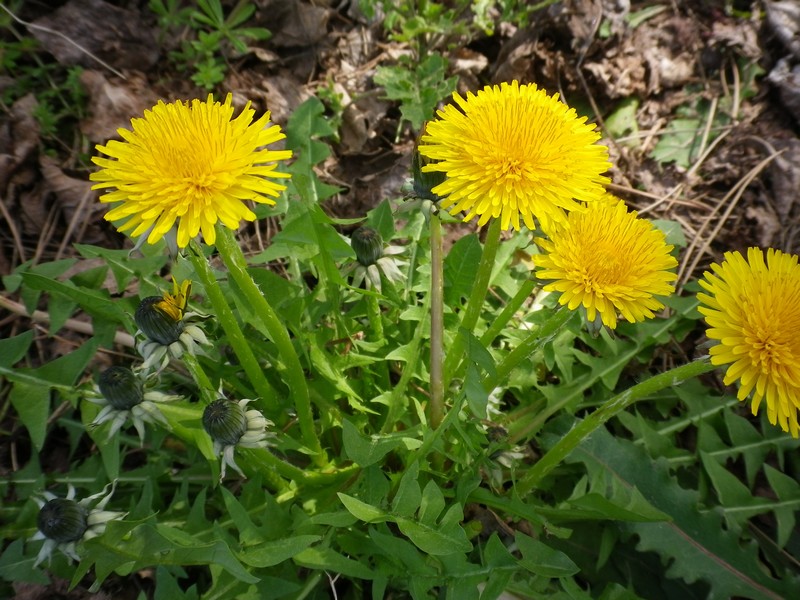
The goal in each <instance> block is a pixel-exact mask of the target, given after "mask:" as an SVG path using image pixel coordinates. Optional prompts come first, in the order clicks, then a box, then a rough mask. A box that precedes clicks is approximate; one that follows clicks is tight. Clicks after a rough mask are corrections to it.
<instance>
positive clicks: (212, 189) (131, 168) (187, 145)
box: [90, 94, 292, 248]
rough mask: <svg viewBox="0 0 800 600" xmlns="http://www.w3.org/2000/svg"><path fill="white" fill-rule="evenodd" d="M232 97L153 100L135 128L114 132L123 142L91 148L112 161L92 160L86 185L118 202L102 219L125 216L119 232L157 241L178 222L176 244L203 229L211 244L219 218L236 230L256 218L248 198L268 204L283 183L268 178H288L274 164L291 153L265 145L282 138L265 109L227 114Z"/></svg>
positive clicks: (183, 243)
mask: <svg viewBox="0 0 800 600" xmlns="http://www.w3.org/2000/svg"><path fill="white" fill-rule="evenodd" d="M231 99H232V96H231V94H228V96H227V97H226V99H225V102H224V103H222V104H220V103H219V102H214V101H213V98H212V96H211V95H210V94H209V96H208V98H207V100H206V102H201V101H200V100H192V101H191V102H186V103H184V102H181V101H180V100H179V101H176V102H173V103H170V104H165V103H164V102H159V103H158V104H157V105H156V106H155V107H153V109H152V110H147V111H145V113H144V118H140V119H133V120H132V121H131V125H132V128H133V130H132V131H129V130H127V129H118V130H117V133H119V135H120V136H122V138H123V140H124V141H122V142H120V141H116V140H112V141H110V142H108V144H106V145H105V146H97V150H99V151H100V152H102V153H104V154H106V155H108V156H110V157H111V158H110V159H109V158H101V157H95V158H93V159H92V161H93V162H94V163H95V164H97V165H98V166H100V170H99V171H97V172H96V173H92V175H91V176H90V179H91V180H92V181H96V182H98V183H97V184H95V185H94V186H93V188H92V189H99V188H111V189H112V190H113V191H110V192H107V193H106V194H104V195H103V196H101V197H100V202H119V204H118V205H117V206H115V207H114V208H112V209H111V210H110V211H109V212H108V213H107V214H106V216H105V218H106V220H108V221H117V220H121V219H127V220H126V221H125V222H124V223H123V224H122V225H121V226H120V227H119V230H120V231H130V232H131V236H133V237H137V236H139V235H142V234H144V233H148V232H149V233H148V236H147V241H148V243H151V244H153V243H155V242H157V241H158V240H159V239H161V238H162V237H163V236H164V234H165V233H167V232H168V231H169V230H170V229H172V227H173V226H174V225H175V222H176V221H178V233H177V242H178V246H180V247H181V248H184V247H186V245H187V244H188V243H189V240H190V239H191V238H193V237H194V236H196V235H197V234H198V233H200V232H201V231H202V233H203V238H204V239H205V241H206V242H207V243H209V244H213V243H214V241H215V240H216V233H215V231H214V226H215V224H216V223H217V222H218V221H221V222H222V223H223V224H224V225H225V226H226V227H228V228H230V229H236V228H237V227H238V226H239V222H240V221H241V220H242V219H244V220H246V221H253V220H255V218H256V216H255V214H254V213H253V211H251V210H250V208H248V206H247V202H248V201H253V202H259V203H263V204H274V203H275V202H274V201H273V200H272V199H271V198H269V196H272V197H275V196H277V195H278V194H279V193H280V192H281V191H282V190H284V189H286V186H284V185H281V184H278V183H276V182H275V181H272V179H276V178H287V177H289V175H288V174H286V173H280V172H278V171H276V165H275V161H278V160H286V159H288V158H291V156H292V153H291V151H289V150H267V149H266V146H268V145H269V144H273V143H275V142H277V141H278V140H281V139H283V138H285V137H286V136H285V135H284V134H283V133H281V129H280V127H279V126H278V125H272V126H271V127H268V126H267V125H268V123H269V119H270V114H269V112H266V113H264V114H263V115H262V116H261V117H260V118H259V119H258V120H256V121H255V122H253V116H254V114H255V111H254V110H253V109H252V108H250V102H248V103H247V105H246V106H245V107H244V109H243V110H242V112H241V113H240V114H239V116H238V117H236V118H235V119H232V116H233V107H232V106H231Z"/></svg>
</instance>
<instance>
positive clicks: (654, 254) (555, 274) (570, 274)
mask: <svg viewBox="0 0 800 600" xmlns="http://www.w3.org/2000/svg"><path fill="white" fill-rule="evenodd" d="M547 233H548V235H549V237H550V239H544V238H537V239H536V243H537V244H538V245H539V246H540V247H541V248H542V250H543V251H544V254H539V255H536V256H534V257H533V261H534V264H535V265H536V266H537V267H539V268H541V270H540V271H538V272H537V277H538V278H539V279H545V280H552V281H551V283H548V284H547V285H545V286H544V290H545V291H553V292H561V297H560V298H559V303H560V304H562V305H564V304H566V305H567V306H568V307H569V308H570V310H575V309H576V308H578V306H581V305H582V306H583V307H584V308H585V309H586V316H587V318H588V320H589V321H590V322H594V321H595V318H596V317H597V315H598V314H599V316H600V318H601V319H602V322H603V324H604V325H606V326H607V327H609V328H611V329H614V328H616V326H617V313H620V314H621V315H622V316H623V317H624V318H625V319H626V320H627V321H629V322H631V323H634V322H636V321H644V320H645V319H646V318H652V317H653V316H654V314H653V311H656V310H660V309H662V308H663V307H664V305H663V303H662V302H660V301H659V300H657V299H656V298H655V296H659V295H660V296H665V295H669V294H671V293H672V292H674V291H675V286H674V285H673V284H672V282H674V281H675V279H676V275H675V274H674V273H672V272H670V271H669V269H672V268H674V267H675V266H676V265H677V264H678V263H677V261H676V260H675V258H674V257H673V256H671V255H670V251H671V250H672V246H669V245H667V243H666V240H665V238H664V234H663V233H662V232H661V231H659V230H658V229H656V228H655V227H654V226H653V224H652V223H650V221H648V220H646V219H640V218H638V217H637V216H636V212H635V211H633V212H627V210H626V208H625V204H624V203H623V202H621V201H620V200H618V199H616V198H614V197H613V196H610V195H609V196H607V197H606V198H603V199H601V200H600V201H598V202H594V203H592V204H589V205H588V206H587V207H586V208H585V209H583V210H577V211H572V212H570V213H569V216H568V217H567V221H566V223H565V224H563V225H554V226H553V227H552V228H550V229H548V231H547Z"/></svg>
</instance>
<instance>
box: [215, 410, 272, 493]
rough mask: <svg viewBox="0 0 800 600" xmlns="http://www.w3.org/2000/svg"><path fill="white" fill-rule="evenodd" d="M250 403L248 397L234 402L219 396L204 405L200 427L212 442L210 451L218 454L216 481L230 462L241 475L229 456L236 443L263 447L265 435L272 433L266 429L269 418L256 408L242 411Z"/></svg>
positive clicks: (242, 474) (222, 477)
mask: <svg viewBox="0 0 800 600" xmlns="http://www.w3.org/2000/svg"><path fill="white" fill-rule="evenodd" d="M250 402H252V400H249V399H244V400H239V402H236V401H235V400H227V399H225V398H220V399H219V400H215V401H214V402H212V403H211V404H209V405H208V406H206V408H205V410H204V411H203V428H204V429H205V430H206V432H207V433H208V435H209V436H211V440H212V441H213V442H214V453H215V454H221V456H222V465H221V467H220V475H219V479H220V481H222V480H223V479H224V477H225V467H226V465H230V466H231V467H232V468H233V469H234V470H236V472H238V473H239V474H240V475H241V476H242V477H244V476H245V475H244V473H243V472H242V470H241V469H240V468H239V466H238V465H237V464H236V461H235V460H234V458H233V453H234V451H235V450H236V447H237V446H240V447H242V448H266V447H267V446H268V445H269V441H268V440H269V438H271V437H274V435H275V434H273V433H271V432H267V427H269V426H271V425H272V421H270V420H268V419H266V418H265V417H264V415H262V414H261V412H260V411H258V410H255V409H251V410H245V407H246V406H247V404H248V403H250Z"/></svg>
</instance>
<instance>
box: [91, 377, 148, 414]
mask: <svg viewBox="0 0 800 600" xmlns="http://www.w3.org/2000/svg"><path fill="white" fill-rule="evenodd" d="M97 386H98V387H99V388H100V393H101V394H102V395H103V398H105V399H106V400H107V401H108V403H109V404H110V405H111V406H113V407H114V408H115V409H116V410H128V409H130V408H133V407H134V406H136V405H137V404H140V403H141V402H142V399H143V398H144V393H143V392H142V384H141V381H139V378H138V377H136V375H134V374H133V371H131V370H130V369H128V368H126V367H111V368H110V369H106V370H105V371H103V372H102V373H101V374H100V380H99V381H98V382H97Z"/></svg>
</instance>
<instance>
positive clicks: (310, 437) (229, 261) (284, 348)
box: [216, 224, 327, 465]
mask: <svg viewBox="0 0 800 600" xmlns="http://www.w3.org/2000/svg"><path fill="white" fill-rule="evenodd" d="M216 246H217V252H219V255H220V257H221V258H222V261H223V262H224V263H225V266H226V267H228V273H229V274H230V276H231V277H232V278H233V280H234V282H235V283H236V286H237V287H238V288H239V291H240V292H241V293H242V295H243V296H244V298H245V300H246V301H247V303H248V305H249V306H250V309H251V310H252V311H253V314H254V315H255V316H256V318H257V319H258V320H260V321H261V324H262V325H263V326H264V328H265V329H266V331H267V332H269V335H270V337H271V338H272V342H273V343H274V344H275V346H276V347H277V349H278V354H279V355H280V358H281V360H282V361H283V363H284V365H285V366H286V371H285V377H286V383H287V384H288V386H289V389H290V390H291V393H292V398H293V400H294V406H295V410H296V411H297V420H298V422H299V424H300V432H301V434H302V436H303V442H304V443H305V445H306V446H307V447H308V449H309V450H311V452H312V454H313V459H314V462H315V463H316V464H317V465H324V464H326V463H327V457H326V456H325V452H324V451H323V450H322V445H321V444H320V441H319V437H317V432H316V429H315V427H314V413H313V412H312V410H311V398H310V396H309V393H308V384H307V383H306V375H305V372H304V371H303V366H302V365H301V364H300V358H299V357H298V355H297V352H296V351H295V348H294V345H293V344H292V340H291V338H290V337H289V332H288V331H287V330H286V327H285V326H284V325H283V323H282V322H281V320H280V319H279V318H278V315H277V314H276V313H275V311H274V310H273V308H272V306H270V304H269V302H267V299H266V298H265V297H264V294H263V293H262V292H261V290H260V289H259V288H258V286H257V285H256V283H255V282H254V281H253V278H252V277H250V275H249V274H248V273H247V262H246V261H245V258H244V254H242V249H241V248H240V247H239V243H238V242H237V241H236V238H235V236H234V234H233V231H231V230H230V229H228V228H227V227H225V226H224V225H221V224H220V225H218V226H217V241H216Z"/></svg>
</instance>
